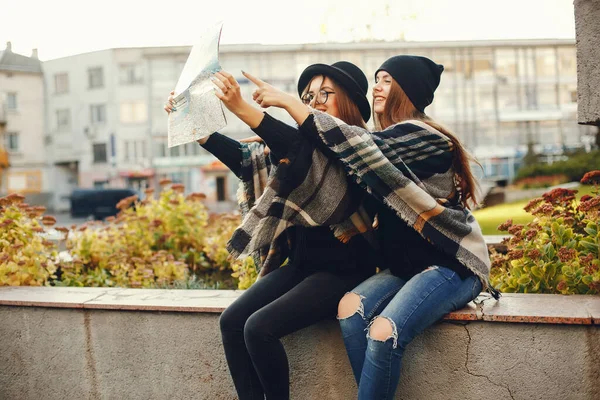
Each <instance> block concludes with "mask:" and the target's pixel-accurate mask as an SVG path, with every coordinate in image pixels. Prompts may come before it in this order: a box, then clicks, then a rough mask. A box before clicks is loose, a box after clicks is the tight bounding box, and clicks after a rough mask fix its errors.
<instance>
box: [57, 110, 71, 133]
mask: <svg viewBox="0 0 600 400" xmlns="http://www.w3.org/2000/svg"><path fill="white" fill-rule="evenodd" d="M70 128H71V112H70V110H68V109H67V110H56V130H58V131H66V130H69V129H70Z"/></svg>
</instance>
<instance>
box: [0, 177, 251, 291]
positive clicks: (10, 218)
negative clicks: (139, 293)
mask: <svg viewBox="0 0 600 400" xmlns="http://www.w3.org/2000/svg"><path fill="white" fill-rule="evenodd" d="M170 183H171V182H170V181H168V180H165V181H162V182H161V186H163V187H164V189H163V190H162V191H161V193H160V194H159V195H158V197H157V198H155V197H154V196H153V191H152V190H147V191H146V195H147V199H146V200H144V201H139V200H138V199H137V196H131V197H128V198H126V199H123V200H122V201H120V202H119V204H118V205H117V208H118V209H119V210H120V212H119V214H118V215H117V217H116V218H115V217H110V218H107V221H106V222H90V223H87V224H84V225H82V226H80V227H78V228H76V227H75V226H73V227H72V230H71V231H69V230H68V229H66V228H57V229H59V230H60V231H62V232H63V233H65V234H66V241H65V245H66V248H67V250H68V252H69V254H70V256H71V259H69V260H65V259H59V258H58V252H57V246H56V243H54V242H51V241H47V240H44V239H43V237H42V236H40V234H41V233H43V232H44V228H43V227H42V225H43V224H44V225H47V226H51V225H53V224H54V223H55V222H56V220H55V219H54V217H51V216H44V215H43V214H44V212H45V209H44V208H43V207H30V206H28V205H27V204H24V203H23V196H20V195H17V194H12V195H10V196H8V197H5V198H1V199H0V246H1V247H0V286H2V285H55V286H107V287H111V286H118V287H142V288H168V287H173V288H199V287H207V288H235V287H240V288H246V287H249V286H250V285H251V284H252V282H254V280H255V278H256V268H255V267H254V264H253V261H252V260H251V259H248V260H243V261H238V260H232V259H231V258H230V257H229V254H228V252H227V250H226V249H225V245H226V243H227V241H228V240H229V238H230V237H231V234H232V233H233V231H234V230H235V228H236V227H237V226H238V225H239V223H240V217H239V216H233V215H213V216H210V217H209V215H208V212H207V209H206V207H205V206H204V204H203V202H202V200H203V199H204V198H205V196H204V195H203V194H200V193H192V194H190V195H188V196H187V197H184V195H183V191H184V187H183V185H179V184H175V185H171V184H170ZM131 205H134V206H135V207H131Z"/></svg>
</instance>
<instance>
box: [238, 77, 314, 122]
mask: <svg viewBox="0 0 600 400" xmlns="http://www.w3.org/2000/svg"><path fill="white" fill-rule="evenodd" d="M242 74H244V76H245V77H246V78H248V79H249V80H250V82H252V83H254V84H255V85H256V86H257V88H256V90H255V91H254V93H253V94H252V98H253V99H254V101H256V103H258V105H260V106H261V107H262V108H267V107H271V106H273V107H279V108H283V109H285V110H286V111H287V112H288V114H290V116H291V117H292V118H294V120H295V121H296V123H297V124H298V125H302V123H303V122H304V121H305V120H306V118H308V116H309V115H310V113H309V111H308V107H307V106H306V105H305V104H304V103H302V102H301V101H300V99H298V98H296V97H294V96H292V95H289V94H287V93H284V92H282V91H281V90H279V89H276V88H274V87H273V86H271V85H269V84H268V83H266V82H263V81H261V80H260V79H258V78H256V77H254V76H252V75H250V74H249V73H247V72H244V71H242Z"/></svg>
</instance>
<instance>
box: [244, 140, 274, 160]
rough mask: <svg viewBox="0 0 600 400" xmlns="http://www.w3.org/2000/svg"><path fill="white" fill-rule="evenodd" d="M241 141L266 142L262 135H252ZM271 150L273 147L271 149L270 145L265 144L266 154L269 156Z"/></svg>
mask: <svg viewBox="0 0 600 400" xmlns="http://www.w3.org/2000/svg"><path fill="white" fill-rule="evenodd" d="M240 142H241V143H254V142H258V143H264V142H265V141H264V140H263V139H262V138H261V137H260V136H250V137H249V138H245V139H240ZM270 152H271V149H269V146H265V150H264V154H265V156H268V155H269V153H270Z"/></svg>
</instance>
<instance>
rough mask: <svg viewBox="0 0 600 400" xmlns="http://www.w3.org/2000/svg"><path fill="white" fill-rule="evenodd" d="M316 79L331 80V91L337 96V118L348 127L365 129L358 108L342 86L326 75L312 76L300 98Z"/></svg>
mask: <svg viewBox="0 0 600 400" xmlns="http://www.w3.org/2000/svg"><path fill="white" fill-rule="evenodd" d="M317 77H323V80H325V78H326V77H327V78H329V79H330V80H331V82H332V86H333V90H335V95H336V96H337V99H336V100H337V105H338V111H339V113H340V115H339V118H340V119H341V120H342V121H344V122H345V123H346V124H348V125H354V126H360V127H361V128H365V129H366V128H367V124H366V123H365V121H364V120H363V118H362V115H361V113H360V111H359V109H358V106H357V105H356V103H354V102H353V101H352V100H351V99H350V96H348V94H347V92H346V90H345V89H344V88H343V87H342V86H340V85H339V84H338V83H337V82H336V81H335V79H333V78H332V77H330V76H326V75H315V76H313V77H312V78H311V80H310V81H309V82H308V84H307V85H306V87H305V88H304V90H303V91H302V96H304V95H305V94H306V93H307V92H308V89H309V88H310V84H311V83H312V81H313V80H314V79H315V78H317Z"/></svg>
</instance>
